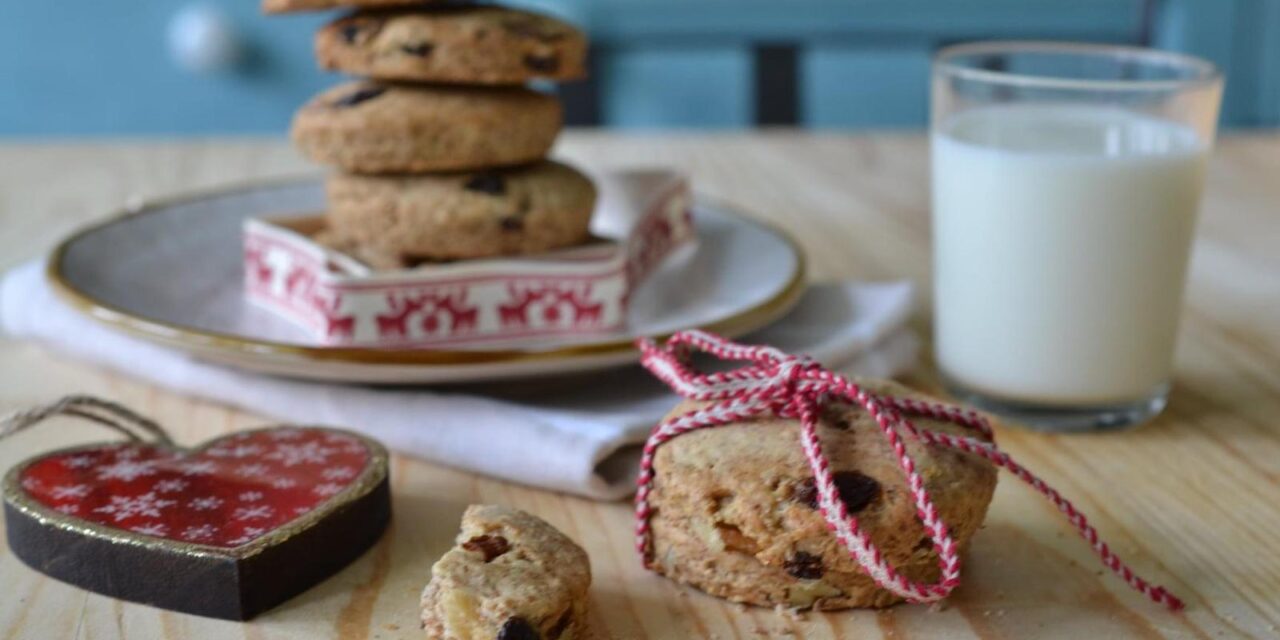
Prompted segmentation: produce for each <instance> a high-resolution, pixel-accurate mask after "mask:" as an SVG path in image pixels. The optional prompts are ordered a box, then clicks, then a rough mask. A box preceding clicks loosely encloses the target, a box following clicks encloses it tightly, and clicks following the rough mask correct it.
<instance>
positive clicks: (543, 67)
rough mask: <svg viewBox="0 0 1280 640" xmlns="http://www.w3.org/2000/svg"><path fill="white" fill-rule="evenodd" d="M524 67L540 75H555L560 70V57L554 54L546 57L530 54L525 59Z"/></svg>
mask: <svg viewBox="0 0 1280 640" xmlns="http://www.w3.org/2000/svg"><path fill="white" fill-rule="evenodd" d="M524 66H526V67H529V68H530V69H532V70H534V71H537V72H540V73H555V72H556V70H557V69H559V68H560V56H558V55H556V54H554V53H553V54H550V55H545V56H539V55H534V54H532V53H530V54H528V55H526V56H525V57H524Z"/></svg>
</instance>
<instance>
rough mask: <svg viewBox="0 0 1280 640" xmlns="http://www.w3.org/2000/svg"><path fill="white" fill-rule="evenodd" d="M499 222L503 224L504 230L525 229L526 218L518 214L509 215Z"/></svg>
mask: <svg viewBox="0 0 1280 640" xmlns="http://www.w3.org/2000/svg"><path fill="white" fill-rule="evenodd" d="M498 224H500V225H502V230H503V231H522V230H524V220H521V219H520V218H518V217H516V216H507V217H505V218H503V219H502V220H501V221H500V222H499V223H498Z"/></svg>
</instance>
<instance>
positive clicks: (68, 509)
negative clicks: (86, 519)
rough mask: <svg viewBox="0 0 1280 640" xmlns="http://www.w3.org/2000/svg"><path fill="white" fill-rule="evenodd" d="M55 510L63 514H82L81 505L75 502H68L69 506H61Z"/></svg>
mask: <svg viewBox="0 0 1280 640" xmlns="http://www.w3.org/2000/svg"><path fill="white" fill-rule="evenodd" d="M54 510H56V511H60V512H62V513H80V505H78V504H76V503H74V502H68V503H67V504H60V505H58V506H56V507H54Z"/></svg>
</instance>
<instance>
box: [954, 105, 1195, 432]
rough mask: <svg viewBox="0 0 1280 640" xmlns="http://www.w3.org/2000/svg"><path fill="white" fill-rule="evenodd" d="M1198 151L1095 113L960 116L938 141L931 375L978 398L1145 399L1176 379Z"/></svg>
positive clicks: (1125, 119) (1129, 117)
mask: <svg viewBox="0 0 1280 640" xmlns="http://www.w3.org/2000/svg"><path fill="white" fill-rule="evenodd" d="M1206 149H1207V146H1206V145H1205V144H1203V143H1202V142H1201V141H1199V140H1198V139H1197V136H1196V134H1195V133H1194V132H1193V131H1192V130H1191V129H1189V128H1186V127H1184V126H1182V125H1178V124H1174V123H1171V122H1167V121H1164V120H1158V119H1155V118H1148V117H1144V116H1139V115H1134V114H1131V113H1126V112H1124V111H1120V110H1115V109H1106V108H1097V107H1075V106H1038V105H1023V106H1008V107H990V108H981V109H974V110H970V111H967V112H962V113H960V114H958V115H956V116H954V117H952V118H951V119H950V120H949V121H946V122H943V123H941V125H940V126H938V127H937V128H936V132H935V134H934V139H933V185H934V187H933V235H934V261H935V263H934V277H935V291H934V298H935V299H934V304H935V310H936V323H937V326H936V333H935V337H936V343H937V344H936V349H937V358H938V364H939V366H940V367H941V369H942V371H943V372H944V373H945V374H946V375H947V376H948V377H950V378H951V379H953V380H955V381H956V382H958V383H960V384H961V385H963V386H966V387H968V388H969V389H971V390H973V391H977V392H980V393H983V394H985V395H989V396H993V397H997V398H1003V399H1006V400H1011V401H1015V402H1016V401H1022V402H1032V403H1045V404H1054V405H1079V406H1084V405H1091V404H1104V403H1120V402H1124V401H1133V400H1141V399H1146V398H1147V397H1148V396H1150V395H1151V394H1152V393H1153V392H1154V391H1156V390H1157V389H1158V388H1160V387H1161V385H1163V384H1165V383H1167V382H1168V381H1169V379H1170V373H1171V368H1172V360H1173V350H1174V342H1175V336H1176V333H1177V328H1178V314H1179V312H1180V308H1181V305H1182V289H1183V282H1184V280H1185V274H1186V268H1187V257H1188V253H1189V251H1190V248H1191V236H1192V232H1193V229H1194V227H1195V220H1196V210H1197V208H1198V205H1199V201H1200V190H1201V185H1202V182H1203V179H1204V165H1205V157H1206Z"/></svg>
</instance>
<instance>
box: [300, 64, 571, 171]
mask: <svg viewBox="0 0 1280 640" xmlns="http://www.w3.org/2000/svg"><path fill="white" fill-rule="evenodd" d="M560 118H561V114H560V102H559V101H558V100H556V99H555V98H554V97H552V96H549V95H545V94H542V93H538V92H536V91H530V90H528V89H522V88H516V87H509V88H484V87H442V86H409V85H394V84H379V83H373V82H353V83H349V84H345V85H342V86H338V87H335V88H333V89H330V90H328V91H325V92H324V93H321V94H320V95H319V96H316V97H315V98H313V99H312V100H311V102H309V103H307V104H306V105H305V106H304V107H302V109H301V110H299V111H298V113H297V115H295V116H294V119H293V132H292V135H293V141H294V143H295V144H296V145H297V147H298V149H299V150H301V151H302V152H303V153H304V154H306V155H307V156H308V157H310V158H311V159H312V160H315V161H316V162H319V163H322V164H331V165H335V166H338V167H340V168H342V169H344V170H346V171H350V172H354V173H420V172H424V171H460V170H470V169H479V168H486V167H495V166H508V165H516V164H524V163H528V162H533V161H534V160H539V159H541V158H542V157H543V156H545V155H546V153H547V151H548V150H549V149H550V148H551V145H552V143H554V142H555V138H556V134H558V133H559V132H560V122H561V119H560Z"/></svg>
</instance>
